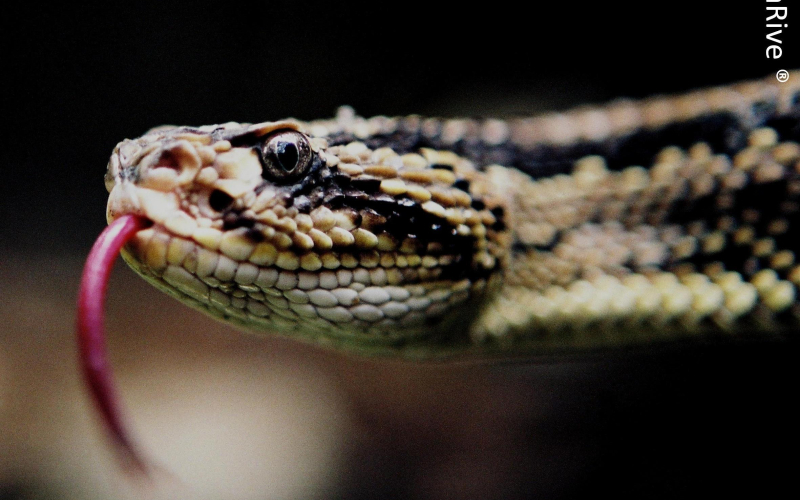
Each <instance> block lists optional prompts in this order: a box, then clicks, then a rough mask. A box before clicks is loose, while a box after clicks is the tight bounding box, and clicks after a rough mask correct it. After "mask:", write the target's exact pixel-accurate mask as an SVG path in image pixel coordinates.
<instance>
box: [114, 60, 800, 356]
mask: <svg viewBox="0 0 800 500" xmlns="http://www.w3.org/2000/svg"><path fill="white" fill-rule="evenodd" d="M790 82H791V83H790V84H786V85H781V86H778V85H775V84H773V83H770V82H767V81H766V80H765V81H763V82H755V83H745V84H739V85H735V86H730V87H722V88H717V89H710V90H705V91H697V92H692V93H689V94H686V95H684V96H678V97H659V98H653V99H650V100H646V101H642V102H632V101H617V102H614V103H611V104H610V105H608V106H605V107H586V108H581V109H578V110H575V111H571V112H566V113H554V114H550V115H544V116H540V117H535V118H521V119H514V120H508V121H503V120H496V119H490V120H483V121H478V120H470V119H451V120H439V119H433V118H424V117H419V116H409V117H402V118H392V117H382V116H379V117H373V118H363V117H359V116H357V115H356V114H355V113H354V112H353V111H352V110H351V109H350V108H342V109H340V110H339V113H338V115H337V116H336V117H335V118H334V119H332V120H320V121H315V122H309V123H303V122H298V121H295V120H284V121H279V122H266V123H260V124H254V125H249V124H238V123H226V124H222V125H214V126H206V127H199V128H186V127H183V128H174V127H161V128H158V129H154V130H152V131H150V132H148V133H147V134H146V135H144V136H142V137H141V138H139V139H135V140H126V141H123V142H121V143H120V144H119V145H118V146H117V148H116V149H115V151H114V154H113V155H112V158H111V160H110V162H109V166H108V172H107V174H106V186H107V188H108V190H109V192H110V196H109V203H108V212H107V216H108V219H109V220H113V219H115V218H116V217H118V216H119V215H121V214H126V213H136V214H139V215H142V216H145V217H147V218H148V219H150V220H151V221H152V222H153V226H152V227H150V228H148V229H146V230H143V231H140V232H139V233H138V234H137V235H136V237H135V238H134V240H133V241H132V242H131V243H130V245H129V246H128V247H127V249H126V251H125V252H124V254H123V255H124V257H125V258H126V261H127V262H128V263H129V264H130V265H131V267H132V268H134V269H135V270H136V271H137V272H138V273H140V274H141V275H142V276H143V277H145V278H146V279H148V280H149V281H151V282H152V283H153V284H155V285H156V286H158V287H159V288H161V289H163V290H164V291H166V292H167V293H169V294H171V295H173V296H175V297H177V298H179V299H180V300H182V301H184V302H186V303H188V304H190V305H192V306H194V307H197V308H198V309H201V310H203V311H204V312H207V313H209V314H211V315H213V316H216V317H218V318H221V319H224V320H227V321H230V322H232V323H234V324H236V325H239V326H242V327H244V328H247V329H251V330H252V329H255V330H264V331H278V332H283V333H284V334H288V335H291V336H295V337H298V338H302V339H306V340H311V341H315V342H320V343H324V344H330V345H336V346H339V347H343V348H345V349H352V350H357V351H362V352H364V351H365V352H371V353H372V352H374V353H384V354H385V353H401V354H402V353H405V354H406V355H409V356H426V357H427V356H437V355H447V354H452V353H453V352H460V351H467V352H473V353H477V354H487V353H490V352H495V351H498V350H499V351H500V352H506V353H513V352H517V351H519V352H553V351H560V350H566V351H570V350H572V349H574V348H576V347H577V348H583V347H597V346H605V345H617V344H626V343H631V342H633V343H643V342H644V343H647V342H651V341H655V340H659V339H663V338H674V337H675V333H676V332H681V333H683V334H692V333H693V332H701V331H709V330H717V331H736V330H737V329H740V327H742V326H743V328H745V329H750V330H752V329H770V330H775V329H778V328H780V327H781V326H780V325H785V324H786V320H787V317H797V316H798V311H797V309H798V307H797V305H796V304H797V301H796V294H797V287H798V286H800V265H798V264H797V262H796V260H797V259H796V256H795V255H794V252H793V251H792V250H791V249H789V248H783V247H782V245H781V244H779V242H780V241H784V240H785V239H781V238H783V236H785V235H786V234H788V232H789V231H791V220H792V217H794V214H795V213H796V212H797V211H798V209H800V204H799V203H800V200H798V198H800V163H798V162H799V161H800V145H798V144H797V143H795V142H791V141H781V140H780V134H779V133H778V132H777V131H776V130H774V129H772V128H769V127H763V126H762V127H760V128H758V127H754V128H753V129H752V130H750V131H749V135H748V145H747V146H746V147H745V148H744V149H741V150H739V151H738V152H736V153H735V154H733V155H732V156H727V155H725V154H720V153H715V152H714V150H713V148H712V147H711V145H709V144H706V143H703V142H702V141H697V143H696V144H694V145H692V146H691V147H687V148H679V147H676V146H670V145H665V147H664V148H663V149H662V150H661V151H660V152H659V153H658V155H656V157H655V159H654V160H653V161H652V162H651V163H650V164H645V165H628V166H626V167H625V168H621V169H620V168H614V169H609V167H608V165H607V162H606V159H605V158H603V157H601V156H586V157H583V158H576V160H575V162H574V163H573V164H572V166H571V168H570V170H569V171H565V172H564V173H560V174H556V175H550V176H544V177H538V178H533V177H531V176H530V175H528V174H527V173H525V172H523V171H521V170H516V169H514V168H509V166H507V165H496V164H488V165H487V164H480V163H477V161H478V160H477V158H470V157H467V156H465V155H461V156H460V155H459V154H457V153H455V152H453V151H450V150H448V148H453V149H456V150H458V148H459V147H460V146H459V145H462V144H472V145H478V146H480V147H481V148H493V147H498V148H502V147H503V146H504V145H506V144H513V145H514V146H515V147H516V148H517V149H518V150H519V151H522V152H524V151H527V150H533V149H534V148H536V147H539V146H541V145H550V146H554V147H557V146H569V145H571V144H574V143H576V142H579V141H605V140H612V139H614V138H618V137H622V136H624V135H625V134H630V133H631V132H636V131H640V130H649V129H653V130H655V129H657V128H658V127H660V126H664V125H666V124H670V123H674V122H679V121H682V120H684V121H685V120H692V119H696V118H698V117H702V116H703V115H704V114H707V113H712V112H720V111H726V112H728V113H732V114H734V115H735V116H737V117H738V118H739V119H740V120H741V121H742V122H743V123H745V124H748V123H756V120H757V119H758V116H756V113H755V111H754V109H755V107H754V106H753V104H754V103H758V102H762V101H765V102H768V103H771V104H772V105H773V107H774V113H776V114H783V113H789V112H791V110H792V109H795V108H793V106H796V104H795V103H794V102H793V101H792V99H793V98H794V96H795V95H796V94H797V92H798V90H800V86H798V83H797V82H800V74H798V73H793V74H792V75H791V78H790ZM795 112H796V111H795ZM286 130H296V131H299V132H301V133H302V134H303V135H304V137H306V138H307V140H308V144H309V146H310V151H311V152H312V153H311V154H312V155H313V157H314V158H315V159H316V160H318V161H319V164H321V165H323V166H322V167H320V168H321V169H322V170H316V171H313V172H312V171H309V173H307V174H304V175H303V177H301V178H298V179H294V180H293V181H292V182H288V183H287V182H283V181H281V180H279V179H272V178H270V177H269V176H268V175H267V172H266V170H265V167H264V164H263V161H264V160H263V159H262V158H261V157H260V156H259V151H258V147H259V146H258V144H261V143H260V142H259V141H262V142H265V141H268V140H269V139H270V137H273V136H274V134H276V133H278V132H279V131H286ZM397 135H399V136H413V137H420V138H422V139H424V141H428V142H429V143H433V142H436V143H438V144H441V148H432V147H427V146H422V147H419V148H416V149H414V150H413V151H411V152H409V151H407V150H401V149H395V148H394V144H393V142H392V139H391V137H393V136H397ZM340 137H349V139H348V140H346V141H341V140H340V139H337V138H340ZM379 137H382V138H384V139H381V140H382V141H384V142H383V143H381V142H380V141H378V142H376V138H379ZM248 141H249V142H248ZM437 141H438V142H437ZM371 144H378V145H377V146H370V145H371ZM478 149H480V148H478ZM323 170H324V171H325V174H324V175H323V174H322V173H320V172H322V171H323ZM327 175H335V176H338V177H337V178H338V179H346V181H342V182H344V183H343V184H341V186H340V185H339V184H335V183H334V184H332V183H331V181H330V180H325V179H330V178H329V177H325V176H327ZM315 176H316V177H315ZM306 178H309V179H311V181H312V186H313V185H314V184H313V182H316V183H317V184H316V185H317V186H320V189H322V192H323V195H324V197H317V198H316V199H315V201H313V202H310V204H308V205H307V206H305V208H303V207H302V206H301V207H300V208H298V203H300V202H299V201H298V200H300V199H301V198H303V197H305V196H306V195H308V194H309V193H310V192H312V191H313V189H312V188H309V189H307V190H306V191H297V193H299V194H297V193H295V194H292V193H294V192H293V191H291V188H292V186H295V185H298V184H299V183H300V182H301V181H304V179H306ZM336 182H339V181H336ZM776 182H777V183H781V182H785V184H786V192H785V193H784V198H783V199H782V200H780V210H779V213H776V212H775V211H772V212H762V210H760V206H757V205H753V206H746V207H742V206H741V202H740V200H741V196H742V193H743V192H745V191H746V190H747V189H751V188H753V187H754V186H755V187H757V186H759V185H769V184H770V183H776ZM337 186H338V187H337ZM342 186H344V187H342ZM348 186H349V187H348ZM358 186H371V187H370V188H363V189H362V188H358ZM340 188H341V189H340ZM337 190H338V191H337ZM220 193H224V195H221V194H220ZM214 196H216V197H217V199H220V197H221V198H224V199H226V200H229V201H230V203H229V204H228V205H226V207H225V208H224V209H220V207H218V206H215V205H216V203H219V202H216V203H215V202H214V201H213V200H212V198H213V197H214ZM320 196H322V195H320ZM342 196H344V197H345V200H346V201H345V202H341V197H342ZM337 197H338V198H337ZM329 198H330V199H339V202H336V203H334V202H328V201H327V200H328V199H329ZM310 199H311V198H310V195H309V197H306V201H308V200H310ZM709 199H712V200H713V204H712V205H713V207H714V213H713V214H708V213H699V212H698V213H692V212H691V206H692V203H695V202H698V203H699V202H703V201H705V202H707V201H708V200H709ZM737 200H739V201H737ZM378 203H388V204H390V205H391V204H393V203H398V204H399V203H402V204H403V206H404V207H406V208H404V209H397V210H396V211H395V212H396V213H394V214H391V213H390V212H391V210H388V211H387V210H377V209H373V208H372V207H377V206H378V205H377V204H378ZM398 206H399V205H398ZM686 207H689V208H686ZM681 210H684V211H685V210H689V214H688V216H687V215H685V216H684V217H683V219H680V221H679V222H676V220H677V219H675V217H674V216H675V214H676V213H677V212H679V211H681ZM398 214H401V215H402V216H404V217H405V216H409V214H416V215H415V216H414V217H416V218H415V219H414V220H413V221H412V220H408V221H402V223H401V224H399V226H398V224H397V220H396V218H395V219H392V220H390V219H391V218H392V217H397V216H398ZM420 221H423V222H420ZM431 221H433V222H431ZM393 224H394V225H393ZM422 226H425V227H422ZM428 226H430V227H428ZM426 228H427V229H426ZM432 228H435V229H436V230H437V231H439V232H438V233H435V232H434V233H431V234H445V235H446V236H445V237H444V239H437V238H438V236H436V237H434V236H430V235H429V236H423V235H424V234H427V233H425V231H427V230H429V229H430V230H431V231H434V229H432ZM441 228H445V229H446V231H444V232H442V229H441ZM453 241H458V242H459V244H458V245H456V246H454V244H453ZM731 248H735V249H737V252H738V253H739V254H741V253H742V252H745V253H746V254H747V256H748V257H747V258H746V259H745V260H744V261H743V263H739V262H737V263H734V262H732V261H726V258H725V256H726V255H728V254H729V253H730V252H729V251H730V249H731ZM787 315H788V316H787ZM414 349H416V350H414Z"/></svg>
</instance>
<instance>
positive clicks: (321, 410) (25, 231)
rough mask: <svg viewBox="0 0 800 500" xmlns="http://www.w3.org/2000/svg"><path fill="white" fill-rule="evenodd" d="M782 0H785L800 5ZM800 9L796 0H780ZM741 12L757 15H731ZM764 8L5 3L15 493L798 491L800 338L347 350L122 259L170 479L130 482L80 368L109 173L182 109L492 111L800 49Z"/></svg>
mask: <svg viewBox="0 0 800 500" xmlns="http://www.w3.org/2000/svg"><path fill="white" fill-rule="evenodd" d="M787 1H788V0H787ZM785 3H786V2H785ZM734 9H735V10H734ZM764 17H765V16H764V5H763V3H759V2H755V3H754V4H753V5H752V6H749V7H742V6H740V5H737V6H736V7H735V8H734V7H732V4H731V3H730V2H725V1H706V2H702V5H699V2H690V1H684V0H674V1H671V2H651V3H647V4H641V5H637V6H622V5H621V4H620V5H608V3H592V4H591V5H586V4H573V3H563V4H561V5H556V6H554V5H547V6H546V7H542V6H538V5H534V4H525V5H520V4H511V3H502V2H491V3H481V4H477V5H468V4H452V5H449V6H439V5H434V4H432V3H430V2H428V3H426V4H422V5H414V4H410V3H405V2H402V3H389V2H373V3H370V4H363V5H347V4H342V3H340V2H325V3H312V2H285V3H284V2H259V3H255V4H253V5H249V6H245V5H244V4H231V3H227V4H226V3H223V2H214V3H208V4H203V3H198V2H193V3H191V4H189V3H187V4H184V5H180V4H168V3H166V2H164V3H153V4H150V5H148V4H142V3H135V2H114V3H111V4H109V5H107V6H106V7H104V8H100V9H98V8H94V7H93V8H88V7H77V6H72V5H66V4H63V5H54V6H46V7H45V6H44V5H40V4H38V3H33V2H29V3H27V4H25V3H15V4H14V5H13V6H6V7H4V12H3V16H2V18H1V19H0V23H1V24H0V26H1V27H2V29H1V30H0V37H2V38H3V39H4V40H3V45H2V52H1V53H0V54H2V55H1V57H2V68H3V73H2V74H3V78H2V85H3V92H2V93H0V100H2V117H3V119H2V126H3V128H4V133H3V136H2V137H3V138H4V143H3V145H2V147H0V318H1V319H2V325H0V499H2V500H12V499H13V500H19V499H50V498H59V499H117V498H119V499H138V498H209V499H215V498H218V499H221V498H225V499H243V500H244V499H273V498H281V499H284V498H285V499H291V498H354V499H373V498H381V499H386V498H389V499H391V498H414V499H437V498H504V499H516V498H533V497H537V498H542V497H545V498H582V497H585V496H589V495H592V496H596V495H598V494H603V493H605V494H614V495H616V496H617V497H634V496H635V497H650V498H652V497H663V498H669V497H685V496H686V495H688V494H690V493H696V492H706V493H712V492H713V493H716V494H724V493H726V492H741V491H743V490H752V491H754V492H758V493H759V494H761V495H764V494H769V493H770V492H778V491H782V490H783V489H784V488H788V487H790V486H794V477H795V476H796V470H795V469H796V467H795V464H794V463H792V462H791V459H787V458H785V457H787V456H789V457H791V456H792V453H793V452H794V450H796V449H797V446H798V444H800V443H799V442H798V441H799V440H798V435H797V424H796V422H797V417H798V414H797V410H796V409H795V405H794V399H796V395H797V375H796V370H795V367H796V366H797V361H798V354H800V352H799V351H800V349H798V346H797V342H788V343H787V342H785V341H771V340H769V339H765V340H764V341H762V342H750V343H746V344H737V343H734V344H730V345H694V346H689V347H685V346H684V347H680V348H677V347H676V348H671V349H661V350H658V351H656V352H635V353H617V354H611V355H598V356H592V357H585V358H580V359H571V360H550V361H548V362H537V363H517V364H503V365H497V364H495V365H463V364H412V363H402V362H387V361H377V360H366V359H357V358H350V357H346V356H343V355H340V354H336V353H330V352H325V351H321V350H319V349H316V348H313V347H309V346H305V345H298V344H295V343H292V342H288V341H285V340H280V339H274V338H256V337H253V336H250V335H247V334H242V333H240V332H238V331H235V330H233V329H231V328H229V327H227V326H224V325H221V324H218V323H216V322H213V321H211V320H209V319H207V318H206V317H204V316H201V315H200V314H199V313H195V312H194V311H191V310H189V309H187V308H186V307H184V306H182V305H180V304H178V303H177V302H175V301H173V300H168V299H167V298H166V297H165V296H162V295H161V294H160V293H159V292H157V291H155V290H153V289H151V288H150V287H149V286H148V285H146V284H145V283H144V282H142V281H141V280H139V279H138V278H136V277H135V276H134V275H133V273H132V272H130V271H129V270H127V269H126V268H125V267H124V266H123V265H118V266H117V268H116V270H115V272H114V275H113V277H112V281H111V285H110V297H109V305H108V328H109V332H110V338H109V346H110V350H111V352H112V363H113V366H114V368H115V370H116V374H117V378H118V382H119V386H120V393H121V396H122V398H123V399H124V402H125V403H126V405H127V409H128V410H129V411H128V417H129V422H130V424H131V426H132V428H133V430H134V434H135V437H136V439H137V440H139V441H140V442H141V444H142V448H143V449H144V450H145V451H146V453H147V455H148V456H149V457H151V458H152V459H153V460H154V461H156V462H157V463H159V464H160V465H161V466H162V467H163V469H164V477H159V478H158V480H157V481H156V483H155V484H154V485H151V486H149V487H148V486H146V485H141V484H132V483H131V482H130V481H128V480H127V479H126V478H125V477H124V476H123V475H122V474H121V473H120V471H119V469H118V467H117V464H116V462H114V458H115V457H114V456H113V454H112V450H111V449H110V446H109V444H110V443H109V441H108V439H107V436H106V435H105V434H104V431H103V429H102V428H101V426H100V425H99V420H98V416H97V414H96V413H95V412H94V411H93V408H92V407H91V406H90V404H89V400H88V398H87V394H86V392H85V390H84V388H83V386H82V385H81V381H80V379H79V373H78V370H77V365H76V350H75V346H74V339H73V336H74V334H73V321H74V311H73V310H74V304H75V300H76V291H77V287H78V280H79V275H80V270H81V266H82V264H83V262H82V261H83V259H84V258H85V256H86V254H87V253H88V250H89V248H90V247H91V244H92V242H93V240H94V238H95V237H96V236H97V235H98V234H99V232H100V231H101V230H102V229H103V227H104V226H105V219H104V210H105V199H106V192H105V190H104V188H103V180H102V178H103V173H104V171H105V165H106V162H107V161H108V157H109V155H110V153H111V150H112V149H113V147H114V146H115V144H116V143H117V142H119V141H120V140H122V139H124V138H133V137H136V136H139V135H141V134H142V133H144V132H145V131H146V130H148V129H149V128H151V127H153V126H156V125H162V124H179V125H203V124H210V123H219V122H225V121H231V120H233V121H249V122H253V121H263V120H270V119H278V118H283V117H287V116H293V117H296V118H300V119H313V118H319V117H325V116H331V115H332V114H333V113H334V112H335V110H336V108H337V107H338V106H340V105H342V104H349V105H352V106H353V107H354V108H355V109H356V111H357V112H359V113H361V114H364V115H373V114H389V115H394V114H409V113H420V114H424V115H444V116H455V115H498V116H506V115H510V114H527V113H536V112H541V111H544V110H553V109H565V108H568V107H570V106H574V105H577V104H583V103H592V102H603V101H606V100H609V99H612V98H615V97H621V96H627V97H643V96H646V95H650V94H654V93H674V92H681V91H685V90H688V89H692V88H696V87H703V86H708V85H718V84H724V83H730V82H732V81H736V80H742V79H751V78H761V77H763V76H765V75H768V74H774V73H775V71H777V70H778V69H782V68H785V69H792V68H793V67H798V66H800V44H798V43H797V41H798V36H796V35H795V32H800V29H797V28H795V29H794V30H793V28H792V26H793V23H789V28H788V29H787V30H786V32H785V33H784V35H785V39H784V48H785V55H784V58H783V59H782V60H781V62H780V63H778V64H775V63H773V62H768V61H767V60H766V59H765V57H764V51H765V48H766V43H765V39H764V34H765V32H766V28H765V26H764V25H765V22H764Z"/></svg>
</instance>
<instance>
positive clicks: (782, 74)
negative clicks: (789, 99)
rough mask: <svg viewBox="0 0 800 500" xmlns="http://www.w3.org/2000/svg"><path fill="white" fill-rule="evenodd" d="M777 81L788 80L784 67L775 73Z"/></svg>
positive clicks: (787, 73)
mask: <svg viewBox="0 0 800 500" xmlns="http://www.w3.org/2000/svg"><path fill="white" fill-rule="evenodd" d="M775 77H776V78H777V79H778V81H779V82H781V83H783V82H785V81H788V80H789V72H788V71H786V70H785V69H782V70H779V71H778V73H777V74H776V75H775Z"/></svg>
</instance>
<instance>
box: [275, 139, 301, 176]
mask: <svg viewBox="0 0 800 500" xmlns="http://www.w3.org/2000/svg"><path fill="white" fill-rule="evenodd" d="M275 153H276V156H277V157H278V163H280V165H281V168H283V169H284V170H286V171H287V172H289V171H291V170H294V167H296V166H297V160H298V159H299V153H298V152H297V146H295V145H294V144H293V143H291V142H283V141H281V142H279V143H278V146H277V147H276V148H275Z"/></svg>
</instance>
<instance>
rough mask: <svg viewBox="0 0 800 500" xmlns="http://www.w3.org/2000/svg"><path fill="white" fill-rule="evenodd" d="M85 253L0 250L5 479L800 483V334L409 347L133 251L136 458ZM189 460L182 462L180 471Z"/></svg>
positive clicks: (123, 360) (323, 489) (559, 487)
mask: <svg viewBox="0 0 800 500" xmlns="http://www.w3.org/2000/svg"><path fill="white" fill-rule="evenodd" d="M82 258H83V257H82V256H79V255H75V256H62V257H60V258H58V259H51V258H45V257H44V256H21V255H0V294H1V295H0V318H2V326H1V327H0V499H2V500H11V499H13V500H18V499H50V498H54V499H55V498H58V499H81V500H83V499H86V500H90V499H91V500H93V499H139V498H170V499H179V498H187V499H189V498H191V499H195V498H201V499H205V498H208V499H223V498H224V499H232V500H238V499H241V500H245V499H248V500H249V499H289V498H305V499H308V498H339V497H341V498H349V499H353V498H355V499H372V498H382V499H385V498H404V499H405V498H415V499H416V498H419V499H434V498H464V499H467V498H489V499H491V498H498V499H499V498H504V499H514V498H533V497H541V496H545V497H547V498H570V497H583V496H588V495H589V494H591V495H592V496H594V495H596V494H598V493H614V494H616V495H617V496H623V497H628V496H631V497H632V496H646V497H648V498H652V497H677V496H683V495H684V494H686V493H688V492H690V491H691V492H693V493H697V492H699V491H707V492H714V493H717V494H720V493H725V492H733V491H737V492H738V491H741V490H742V489H743V488H752V489H753V490H754V491H758V492H759V493H761V494H764V493H766V494H769V492H771V491H776V492H777V491H780V490H781V489H782V488H783V487H786V486H788V485H789V484H791V483H790V482H791V478H792V474H794V466H793V464H792V463H789V461H786V460H784V459H782V458H781V455H782V453H783V452H791V451H793V450H794V449H796V447H797V445H798V444H799V443H798V441H799V440H798V435H797V431H796V428H797V426H796V420H797V419H796V416H797V414H796V410H794V404H793V403H794V401H793V400H794V399H795V397H796V394H797V388H796V378H797V376H796V373H795V370H794V366H796V362H797V353H798V349H797V345H795V344H796V342H795V343H792V344H789V345H787V344H786V343H776V342H764V343H757V344H753V343H751V344H745V345H728V346H720V345H715V346H697V347H695V348H690V349H688V350H686V349H682V350H672V349H667V350H662V351H661V352H657V353H641V352H639V353H633V354H625V353H622V354H616V355H612V356H595V357H593V358H589V359H582V360H570V361H560V362H548V363H544V364H542V363H538V364H533V363H531V364H522V363H518V364H500V365H498V364H495V365H475V364H472V365H465V364H411V363H403V362H390V361H386V360H368V359H358V358H350V357H346V356H343V355H341V354H337V353H332V352H325V351H321V350H319V349H316V348H312V347H309V346H306V345H302V344H298V343H294V342H291V341H286V340H280V339H275V338H261V337H256V336H252V335H248V334H243V333H241V332H238V331H235V330H231V329H229V328H228V327H226V326H224V325H221V324H219V323H217V322H215V321H213V320H210V319H208V318H206V317H205V316H203V315H201V314H200V313H196V312H194V311H192V310H190V309H188V308H186V307H185V306H182V305H180V304H179V303H178V302H176V301H174V300H171V299H168V298H167V297H166V296H164V295H162V294H161V293H160V292H158V291H157V290H155V289H153V288H151V287H150V286H149V285H147V284H146V283H144V282H143V281H142V280H140V279H139V278H137V277H136V276H135V275H134V274H133V273H132V272H131V271H129V270H128V269H127V268H126V267H125V266H124V264H123V263H122V262H118V263H117V266H116V268H115V272H114V275H113V276H112V280H111V285H110V289H109V304H108V325H107V327H108V329H109V332H110V338H109V349H110V351H111V353H112V364H113V366H114V368H115V370H116V375H117V381H118V384H119V391H120V395H121V397H122V399H123V401H124V403H125V404H126V408H127V410H128V412H127V415H128V423H129V425H130V427H131V429H132V432H133V434H134V437H135V438H136V439H137V440H138V441H139V443H140V444H141V447H142V449H143V450H144V451H145V453H146V454H147V456H149V457H150V458H151V459H153V460H154V461H155V462H156V463H158V464H159V465H160V466H161V467H162V468H163V469H164V470H165V471H168V473H169V474H167V473H165V474H164V475H163V477H162V476H159V477H158V478H157V480H156V482H155V484H154V485H151V487H149V488H148V487H143V485H140V484H134V483H131V482H129V481H127V479H126V477H125V476H123V475H122V474H121V473H120V470H119V468H118V467H117V465H118V464H117V463H116V462H115V456H114V455H113V450H112V449H111V448H110V441H109V440H108V439H107V436H106V434H105V433H104V429H103V428H102V427H101V426H100V423H99V421H98V415H97V413H95V412H94V409H93V407H91V405H90V401H89V399H88V395H87V393H86V391H85V390H84V388H83V386H82V384H81V380H80V379H79V373H78V369H77V365H76V350H75V345H74V333H73V320H74V304H75V296H76V291H77V286H78V279H79V275H80V269H81V266H82ZM170 476H171V477H170Z"/></svg>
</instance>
